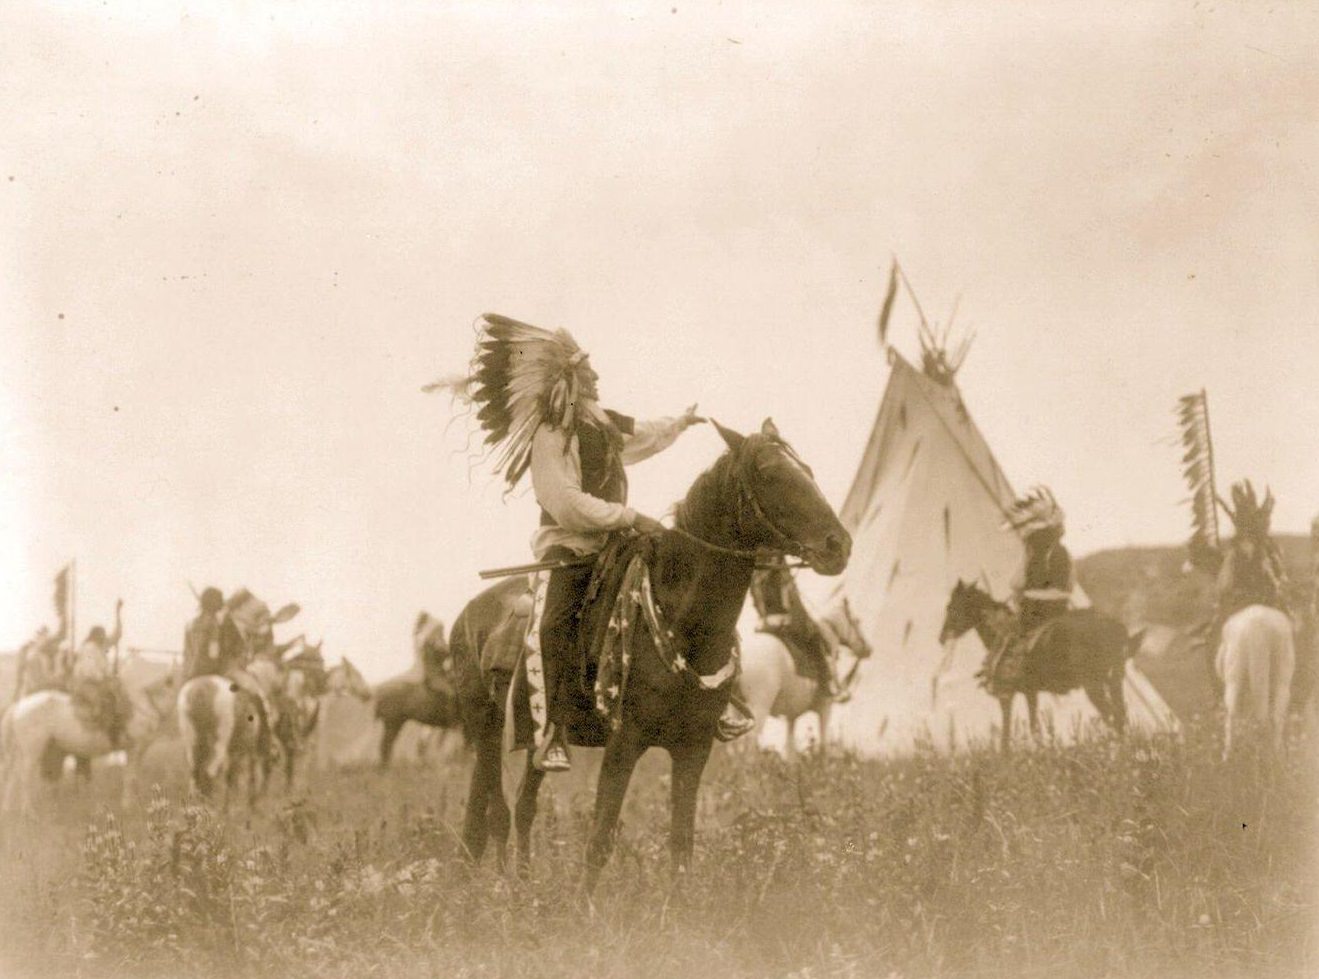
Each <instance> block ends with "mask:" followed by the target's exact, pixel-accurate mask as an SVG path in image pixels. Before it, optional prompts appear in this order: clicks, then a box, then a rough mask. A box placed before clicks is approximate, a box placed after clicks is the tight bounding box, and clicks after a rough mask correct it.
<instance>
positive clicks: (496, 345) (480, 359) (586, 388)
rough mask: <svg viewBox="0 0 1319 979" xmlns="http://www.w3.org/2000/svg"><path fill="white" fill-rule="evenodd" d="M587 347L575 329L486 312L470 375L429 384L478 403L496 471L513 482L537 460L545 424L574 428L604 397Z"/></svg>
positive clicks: (433, 389)
mask: <svg viewBox="0 0 1319 979" xmlns="http://www.w3.org/2000/svg"><path fill="white" fill-rule="evenodd" d="M586 356H587V354H586V351H584V350H582V348H581V347H579V346H578V345H577V341H576V340H574V339H573V337H572V334H571V333H569V332H568V331H567V330H545V329H542V328H540V327H538V326H531V325H530V324H528V323H521V322H519V321H518V320H514V319H509V318H508V317H507V316H500V315H499V314H497V313H486V314H485V315H483V316H482V317H481V320H480V327H479V331H478V334H477V339H476V353H475V355H474V356H473V357H472V363H471V367H470V370H469V373H468V374H467V375H463V376H459V377H456V378H446V379H444V380H440V381H436V382H435V383H433V384H428V385H426V386H425V387H424V388H422V390H423V391H427V392H433V391H448V392H450V393H451V394H453V395H454V396H455V397H457V398H459V399H460V400H462V401H465V402H467V403H469V404H472V405H474V406H476V408H477V412H476V417H477V420H478V421H479V422H480V424H481V428H482V429H483V430H484V431H485V433H486V437H485V443H486V445H487V446H489V447H490V448H491V449H492V450H493V451H494V452H495V453H496V456H495V471H496V472H499V473H502V474H503V476H504V479H505V480H506V481H507V483H508V485H509V487H510V488H511V487H513V486H515V485H517V482H518V480H520V479H521V478H522V476H523V475H524V474H525V473H526V471H527V468H528V467H529V466H530V465H531V442H532V438H533V437H534V436H535V434H536V429H538V428H539V427H540V426H541V425H542V424H545V425H549V426H551V427H552V428H562V429H565V430H567V431H572V430H573V429H574V428H575V427H576V424H577V420H578V417H579V412H580V411H581V410H582V409H583V407H584V405H585V404H586V403H587V402H589V401H592V400H594V399H595V398H596V393H595V374H594V372H593V371H592V370H591V369H590V366H589V365H588V364H586V363H584V362H585V360H586Z"/></svg>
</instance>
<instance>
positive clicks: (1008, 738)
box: [998, 693, 1012, 753]
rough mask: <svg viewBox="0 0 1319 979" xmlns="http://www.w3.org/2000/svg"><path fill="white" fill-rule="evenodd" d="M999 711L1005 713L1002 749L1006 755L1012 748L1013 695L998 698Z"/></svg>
mask: <svg viewBox="0 0 1319 979" xmlns="http://www.w3.org/2000/svg"><path fill="white" fill-rule="evenodd" d="M998 706H999V710H1000V711H1002V713H1003V734H1002V741H1001V747H1002V749H1003V751H1004V752H1005V753H1006V752H1007V751H1008V750H1009V749H1010V748H1011V746H1012V694H1010V693H1009V694H1004V695H1003V696H1001V697H999V698H998Z"/></svg>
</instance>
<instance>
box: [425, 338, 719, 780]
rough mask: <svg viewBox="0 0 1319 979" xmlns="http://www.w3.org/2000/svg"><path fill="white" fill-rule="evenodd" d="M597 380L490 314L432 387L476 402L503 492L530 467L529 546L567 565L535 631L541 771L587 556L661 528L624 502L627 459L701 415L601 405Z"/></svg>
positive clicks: (571, 345) (553, 737)
mask: <svg viewBox="0 0 1319 979" xmlns="http://www.w3.org/2000/svg"><path fill="white" fill-rule="evenodd" d="M598 381H599V375H598V374H596V372H595V370H594V369H593V368H592V366H591V363H590V359H589V357H588V355H587V353H586V351H585V350H583V349H582V348H581V347H580V346H578V344H577V341H576V340H574V339H573V337H572V335H571V334H570V333H569V332H568V331H567V330H562V329H560V330H554V331H550V330H544V329H541V328H539V327H535V326H530V325H528V324H526V323H520V322H518V321H517V320H512V319H508V318H507V317H503V316H498V315H495V314H486V315H485V316H484V317H483V329H482V332H481V335H480V338H479V340H478V347H477V354H476V358H475V360H474V362H473V371H472V373H471V376H470V377H466V378H462V379H460V380H458V381H456V382H448V383H447V384H442V385H439V387H448V388H450V389H452V390H454V391H455V392H456V393H457V394H458V395H459V396H460V397H463V398H465V399H467V400H470V401H472V402H474V403H476V404H479V405H481V408H480V410H479V412H478V418H479V419H480V421H481V424H482V426H483V427H484V428H485V429H486V431H487V432H488V433H489V434H488V435H487V437H486V443H487V444H488V445H490V446H492V447H494V448H495V449H496V451H497V452H498V453H499V455H498V458H497V462H496V470H497V471H502V472H503V474H504V477H505V480H506V481H507V484H508V487H509V489H510V490H511V489H512V488H513V487H515V486H516V485H517V484H518V482H519V481H520V480H521V479H522V477H523V476H524V475H526V474H527V473H528V472H530V474H531V484H532V489H533V491H534V493H535V496H536V502H537V503H538V504H539V505H540V508H541V515H540V527H539V529H538V530H537V531H536V533H535V535H534V536H533V537H532V542H531V547H532V550H533V552H534V553H535V556H536V559H537V560H538V561H558V562H563V563H562V564H561V565H560V566H558V567H556V568H554V569H553V570H552V571H551V572H550V575H549V582H548V584H547V586H546V590H545V597H544V611H543V613H542V617H541V625H540V633H539V641H540V652H541V657H542V659H543V669H544V684H545V687H544V689H545V696H546V708H547V709H546V715H547V718H548V722H549V723H548V730H547V732H546V737H545V738H544V739H543V741H542V743H541V746H540V749H539V750H538V751H537V752H536V756H535V763H536V764H537V766H538V767H539V768H541V769H542V770H543V771H565V770H567V769H568V768H569V767H570V764H571V763H570V760H569V756H568V747H567V740H566V737H565V732H564V728H565V725H566V724H567V721H568V715H567V711H568V710H569V705H570V697H571V687H570V684H571V683H572V682H573V681H574V678H575V676H576V671H577V669H579V668H580V663H579V659H580V651H579V631H580V617H581V612H582V607H583V604H584V601H585V597H586V592H587V589H588V587H589V586H590V584H591V579H592V574H593V571H594V560H593V559H594V558H596V557H597V556H598V555H599V554H600V553H601V552H602V551H603V550H604V549H605V546H606V544H607V543H608V541H609V537H610V535H611V534H614V533H620V532H627V531H635V532H637V533H642V534H655V533H660V532H662V531H663V530H664V527H663V525H661V524H660V522H659V521H658V520H655V519H653V518H651V517H648V516H646V515H644V514H640V513H637V511H636V510H633V509H632V508H631V507H629V506H628V505H627V491H628V481H627V474H626V473H625V471H624V466H627V465H631V464H632V463H635V462H640V461H641V460H643V459H647V458H649V457H650V456H653V455H655V454H656V453H658V452H661V451H663V450H664V449H666V448H668V447H669V446H670V445H672V444H673V442H674V441H675V440H676V439H677V438H678V436H679V435H680V434H681V433H682V432H683V431H685V430H686V429H687V428H689V427H690V426H692V425H694V424H697V423H698V422H701V421H704V420H705V419H703V418H699V417H698V416H697V415H696V406H695V405H693V406H691V407H690V408H688V409H687V410H686V411H685V412H684V413H683V414H681V415H679V416H677V417H674V418H661V419H657V420H655V421H650V422H637V421H635V420H633V419H632V418H629V417H627V416H626V415H621V414H619V413H617V412H614V411H609V410H607V409H605V408H603V407H601V405H600V400H599V397H600V396H599V391H598V388H597V383H598ZM432 389H433V388H432Z"/></svg>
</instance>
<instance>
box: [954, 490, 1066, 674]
mask: <svg viewBox="0 0 1319 979" xmlns="http://www.w3.org/2000/svg"><path fill="white" fill-rule="evenodd" d="M1064 521H1065V515H1064V514H1063V510H1062V507H1060V506H1059V505H1058V501H1057V500H1056V499H1055V498H1054V495H1053V493H1052V492H1051V491H1050V490H1049V489H1048V488H1046V487H1043V486H1037V487H1035V488H1034V489H1032V490H1031V491H1030V492H1028V493H1027V494H1026V495H1024V496H1022V497H1019V498H1018V499H1017V500H1015V501H1014V502H1013V504H1012V505H1011V506H1010V507H1009V508H1008V513H1007V519H1006V520H1005V522H1004V524H1003V529H1005V530H1015V531H1016V532H1017V533H1018V534H1019V535H1020V536H1021V538H1022V542H1023V543H1024V545H1025V554H1024V555H1023V558H1022V563H1021V566H1020V567H1019V568H1018V570H1017V573H1016V575H1015V576H1014V578H1013V581H1012V596H1013V601H1012V604H1013V605H1014V606H1015V607H1016V609H1017V628H1016V630H1015V631H1014V632H1010V633H1009V634H1008V636H1007V638H1006V639H1005V640H1004V642H1003V644H1002V645H1001V646H1000V648H998V649H993V650H989V655H988V656H987V657H986V658H985V665H984V666H983V667H982V668H981V671H980V674H978V675H979V676H980V677H981V680H982V682H984V683H985V684H986V685H990V686H992V685H995V684H999V683H1005V682H1010V680H1011V677H1012V675H1013V674H1014V673H1016V672H1018V671H1020V670H1021V668H1022V665H1023V663H1024V662H1025V658H1026V655H1027V653H1028V652H1029V651H1030V649H1031V648H1033V646H1034V645H1035V643H1036V642H1037V641H1038V639H1039V637H1040V635H1041V634H1042V632H1043V631H1044V627H1045V626H1046V625H1048V624H1049V623H1050V622H1052V621H1054V620H1055V619H1057V618H1058V617H1059V616H1062V615H1064V614H1065V613H1066V612H1067V610H1068V608H1069V607H1070V605H1071V598H1072V593H1073V591H1074V590H1075V588H1076V578H1075V572H1074V570H1073V568H1072V556H1071V554H1069V553H1068V551H1067V548H1066V547H1064V546H1063V543H1062V538H1063V533H1064V531H1065V525H1064Z"/></svg>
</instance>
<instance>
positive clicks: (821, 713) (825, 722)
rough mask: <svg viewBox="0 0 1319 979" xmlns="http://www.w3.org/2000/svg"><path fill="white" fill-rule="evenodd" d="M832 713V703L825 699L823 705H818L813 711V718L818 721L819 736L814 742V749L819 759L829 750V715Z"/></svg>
mask: <svg viewBox="0 0 1319 979" xmlns="http://www.w3.org/2000/svg"><path fill="white" fill-rule="evenodd" d="M832 712H833V701H832V700H829V699H827V698H826V699H825V701H824V703H822V704H820V706H819V708H818V709H817V710H816V711H815V716H816V717H818V718H819V719H820V736H819V740H818V741H817V742H816V749H817V750H818V753H819V755H820V756H821V757H824V756H825V755H826V754H828V753H829V749H828V737H829V715H830V714H831V713H832Z"/></svg>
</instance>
